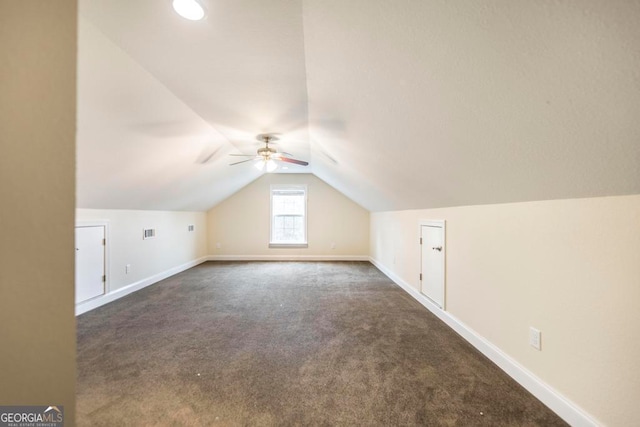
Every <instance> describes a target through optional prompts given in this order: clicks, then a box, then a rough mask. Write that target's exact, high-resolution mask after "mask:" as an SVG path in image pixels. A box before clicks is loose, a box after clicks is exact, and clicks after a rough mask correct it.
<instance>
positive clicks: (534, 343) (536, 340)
mask: <svg viewBox="0 0 640 427" xmlns="http://www.w3.org/2000/svg"><path fill="white" fill-rule="evenodd" d="M541 335H542V332H540V331H539V330H537V329H536V328H533V327H530V328H529V344H530V345H531V347H533V348H535V349H536V350H538V351H540V350H542V345H541V344H542V342H541V339H542V336H541Z"/></svg>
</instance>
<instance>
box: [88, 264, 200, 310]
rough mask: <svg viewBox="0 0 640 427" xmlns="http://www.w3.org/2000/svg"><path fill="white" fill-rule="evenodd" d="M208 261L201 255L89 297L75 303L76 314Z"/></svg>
mask: <svg viewBox="0 0 640 427" xmlns="http://www.w3.org/2000/svg"><path fill="white" fill-rule="evenodd" d="M206 261H208V257H206V256H205V257H201V258H198V259H196V260H193V261H189V262H187V263H184V264H182V265H179V266H177V267H173V268H170V269H168V270H166V271H163V272H162V273H158V274H154V275H153V276H151V277H147V278H146V279H142V280H139V281H137V282H135V283H132V284H130V285H127V286H125V287H122V288H119V289H116V290H114V291H112V292H109V293H108V294H105V295H102V296H99V297H96V298H93V299H90V300H88V301H84V302H81V303H80V304H76V316H79V315H81V314H84V313H86V312H88V311H91V310H93V309H96V308H98V307H101V306H103V305H105V304H108V303H110V302H113V301H115V300H117V299H120V298H122V297H124V296H126V295H129V294H131V293H133V292H135V291H139V290H140V289H143V288H146V287H147V286H150V285H153V284H154V283H157V282H159V281H161V280H164V279H166V278H167V277H171V276H173V275H174V274H178V273H181V272H183V271H185V270H188V269H190V268H192V267H195V266H196V265H198V264H202V263H203V262H206Z"/></svg>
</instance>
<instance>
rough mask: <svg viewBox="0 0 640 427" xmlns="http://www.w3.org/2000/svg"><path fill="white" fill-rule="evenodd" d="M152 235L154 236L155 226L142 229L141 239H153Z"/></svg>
mask: <svg viewBox="0 0 640 427" xmlns="http://www.w3.org/2000/svg"><path fill="white" fill-rule="evenodd" d="M154 237H156V229H155V228H145V229H144V230H142V240H147V239H153V238H154Z"/></svg>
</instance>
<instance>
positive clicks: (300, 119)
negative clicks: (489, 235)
mask: <svg viewBox="0 0 640 427" xmlns="http://www.w3.org/2000/svg"><path fill="white" fill-rule="evenodd" d="M202 3H203V4H204V5H205V7H206V8H207V11H208V17H207V19H206V20H204V21H200V22H190V21H186V20H183V19H182V18H180V17H178V16H177V15H175V14H174V13H173V11H172V9H171V1H170V0H166V1H165V0H162V1H158V0H137V1H134V2H132V1H122V0H120V1H115V0H81V1H80V9H81V12H80V14H81V19H80V31H79V76H78V206H79V207H95V208H128V209H167V210H170V209H177V210H206V209H208V208H210V207H212V206H213V205H215V204H216V203H218V202H219V201H221V200H222V199H224V198H226V197H228V196H229V195H230V194H232V193H233V192H235V191H237V190H239V189H240V188H242V187H243V186H245V185H246V184H248V183H249V182H251V181H252V180H254V179H255V178H257V177H258V176H259V173H258V172H257V171H256V170H255V169H254V168H252V167H251V166H250V163H246V164H242V165H237V166H233V167H231V166H228V163H230V159H231V158H230V157H229V156H228V154H229V153H253V152H255V149H256V148H257V146H258V144H257V142H256V141H255V139H254V137H255V135H256V134H258V133H261V132H279V133H281V134H282V141H281V144H280V145H279V149H280V150H282V151H287V152H290V153H292V154H293V155H294V156H295V157H296V158H300V159H304V160H309V161H310V163H311V165H310V166H309V167H307V168H306V169H303V168H301V167H300V168H290V169H289V170H288V172H301V171H305V172H311V173H314V174H315V175H317V176H318V177H319V178H321V179H323V180H324V181H326V182H327V183H329V184H330V185H332V186H334V187H335V188H336V189H338V190H339V191H341V192H343V193H344V194H346V195H347V196H348V197H350V198H351V199H353V200H354V201H356V202H357V203H359V204H361V205H362V206H364V207H365V208H367V209H369V210H372V211H379V210H397V209H411V208H430V207H443V206H459V205H473V204H486V203H502V202H514V201H528V200H546V199H557V198H574V197H590V196H605V195H618V194H636V193H640V121H639V120H638V119H637V118H638V117H640V48H639V46H640V26H638V25H637V22H639V21H640V2H629V1H584V0H583V1H563V2H559V1H537V2H530V1H524V0H522V1H507V0H504V1H486V2H485V1H483V2H468V1H444V0H443V1H435V0H431V1H424V0H420V1H419V0H414V1H408V0H407V1H400V0H399V1H388V0H347V1H345V0H342V1H333V0H308V1H293V0H288V1H285V0H280V1H276V0H273V1H269V2H265V1H264V0H262V1H260V0H254V1H248V0H223V1H218V0H203V1H202Z"/></svg>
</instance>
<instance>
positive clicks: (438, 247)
mask: <svg viewBox="0 0 640 427" xmlns="http://www.w3.org/2000/svg"><path fill="white" fill-rule="evenodd" d="M431 249H433V250H434V251H438V252H441V251H442V246H434V247H433V248H431Z"/></svg>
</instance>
